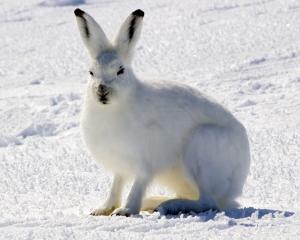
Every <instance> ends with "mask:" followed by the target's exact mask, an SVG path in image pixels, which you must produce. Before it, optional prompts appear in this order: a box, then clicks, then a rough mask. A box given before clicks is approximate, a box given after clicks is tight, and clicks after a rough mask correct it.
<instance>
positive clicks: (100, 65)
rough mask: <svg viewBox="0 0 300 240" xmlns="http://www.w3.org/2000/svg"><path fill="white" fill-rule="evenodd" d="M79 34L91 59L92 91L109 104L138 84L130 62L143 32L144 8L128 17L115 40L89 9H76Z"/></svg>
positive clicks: (100, 99)
mask: <svg viewBox="0 0 300 240" xmlns="http://www.w3.org/2000/svg"><path fill="white" fill-rule="evenodd" d="M74 13H75V15H76V20H77V23H78V27H79V31H80V35H81V37H82V40H83V42H84V44H85V46H86V47H87V49H88V52H89V54H90V56H91V59H92V65H91V67H90V70H89V73H90V77H91V81H92V82H91V84H92V86H93V87H92V91H93V95H94V96H95V98H96V99H97V101H99V102H100V103H102V104H107V103H109V102H111V100H114V98H118V97H120V96H122V95H124V94H125V95H126V94H127V93H129V92H130V90H131V89H132V88H133V85H134V84H135V78H134V76H133V73H132V70H131V67H130V64H131V59H132V55H133V50H134V46H135V44H136V42H137V39H138V38H139V36H140V32H141V27H142V20H143V17H144V12H143V11H142V10H136V11H134V12H132V13H131V14H130V15H129V17H128V18H127V19H126V20H125V22H124V23H123V25H122V26H121V29H120V31H119V34H118V36H117V38H116V41H115V43H114V44H111V43H110V42H109V40H108V39H107V37H106V36H105V34H104V32H103V30H102V29H101V27H100V26H99V25H98V24H97V22H96V21H95V20H94V19H93V18H92V17H91V16H90V15H89V14H87V13H86V12H84V11H82V10H80V9H78V8H77V9H76V10H75V11H74Z"/></svg>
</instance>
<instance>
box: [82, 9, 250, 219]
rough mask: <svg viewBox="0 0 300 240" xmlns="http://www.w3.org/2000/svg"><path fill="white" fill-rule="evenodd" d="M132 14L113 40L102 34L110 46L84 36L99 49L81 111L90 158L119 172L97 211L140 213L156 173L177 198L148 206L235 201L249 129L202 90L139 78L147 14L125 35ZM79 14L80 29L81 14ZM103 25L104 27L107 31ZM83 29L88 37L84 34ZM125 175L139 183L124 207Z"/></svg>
mask: <svg viewBox="0 0 300 240" xmlns="http://www.w3.org/2000/svg"><path fill="white" fill-rule="evenodd" d="M85 16H88V15H87V14H86V13H85V14H84V15H83V17H85ZM133 17H137V16H134V15H130V16H129V17H128V19H127V20H126V21H125V23H124V24H123V25H122V28H121V30H120V33H119V36H118V39H117V44H116V46H114V47H111V45H110V44H108V43H106V38H105V37H103V36H102V37H99V36H98V37H97V40H99V39H101V38H103V39H104V42H105V46H103V43H101V44H100V43H99V47H98V48H97V47H95V46H96V43H95V42H92V43H89V41H88V40H84V43H85V44H86V46H87V48H88V49H89V51H94V50H95V49H97V51H98V52H93V53H92V54H91V57H92V61H93V64H92V66H91V70H92V71H93V74H94V76H93V77H91V79H90V80H89V83H88V87H87V92H86V97H85V102H84V107H83V111H82V118H81V129H82V136H83V139H84V142H85V143H86V145H87V147H88V149H89V151H90V153H91V154H92V156H93V158H94V159H95V160H96V161H98V162H100V163H102V164H103V165H104V166H105V167H106V168H107V169H109V170H110V171H112V172H113V173H114V174H115V178H114V183H113V187H112V191H111V194H110V197H109V198H108V201H107V202H106V203H105V204H104V206H103V207H102V208H99V209H97V210H95V211H94V212H93V213H92V214H94V215H107V214H110V213H112V212H113V214H118V215H126V216H127V215H130V214H137V213H138V212H139V211H140V210H141V208H143V206H142V205H143V203H142V200H143V196H144V193H145V191H146V188H147V186H148V184H149V183H150V182H151V181H152V180H157V181H158V182H160V183H161V184H164V185H166V186H168V187H169V188H171V189H172V190H174V191H175V192H176V195H177V197H178V198H180V199H173V200H168V201H164V200H165V199H162V200H161V201H158V200H157V199H160V198H155V199H156V200H155V201H154V200H153V201H152V202H151V201H150V202H149V201H146V202H147V204H145V206H144V208H147V209H148V210H149V208H157V209H158V210H159V211H161V212H162V213H173V212H174V213H177V212H179V211H203V210H206V209H208V208H216V209H228V208H233V207H236V202H235V199H236V198H237V197H238V196H239V195H240V194H241V193H242V188H243V185H244V182H245V180H246V177H247V174H248V170H249V164H250V153H249V145H248V138H247V134H246V131H245V128H244V127H243V125H242V124H241V123H240V122H239V121H238V120H237V119H236V118H235V117H234V116H233V115H232V114H231V113H230V112H229V111H228V110H226V109H225V108H224V107H222V106H221V105H219V104H218V103H216V102H214V101H213V100H211V99H209V98H208V97H206V96H204V95H203V94H201V93H200V92H199V91H198V90H197V89H194V88H192V87H189V86H186V85H183V84H179V83H174V82H172V83H170V82H145V81H141V80H139V79H137V78H136V77H135V75H134V73H133V72H132V70H131V68H130V62H131V56H132V50H133V47H134V44H135V42H136V40H137V38H138V37H139V32H140V28H141V23H142V17H140V16H138V17H137V18H138V19H136V24H137V25H138V26H136V27H137V28H138V29H139V30H138V31H137V32H135V34H134V37H133V40H132V42H130V41H129V40H128V41H127V42H126V41H125V40H124V39H126V37H127V35H126V34H127V33H128V24H130V22H131V21H130V19H131V18H133ZM90 18H91V17H90V16H88V18H86V23H87V26H88V27H89V24H94V20H93V21H89V19H90ZM77 20H78V23H79V27H80V28H81V27H82V22H81V21H82V17H77ZM93 26H94V25H93ZM98 27H99V28H100V26H97V28H98ZM94 28H95V27H93V28H91V29H94ZM98 32H100V33H101V34H102V30H99V31H98ZM81 33H82V31H81ZM81 36H82V38H83V39H84V38H85V36H84V33H82V34H81ZM120 39H123V40H122V44H120ZM127 48H128V49H127ZM126 53H128V56H124V54H125V55H126ZM120 55H122V56H120ZM95 56H96V57H95ZM119 65H122V66H125V72H124V74H121V75H120V76H118V75H116V71H118V69H119ZM99 84H104V85H106V86H109V87H111V88H112V89H113V92H112V94H111V96H110V97H109V102H108V104H103V103H101V102H100V101H99V100H98V98H97V94H96V90H97V87H98V85H99ZM128 178H133V179H134V183H133V186H132V189H131V191H130V193H129V196H128V198H127V202H126V203H125V205H124V206H123V207H121V208H119V207H120V199H121V190H122V187H123V183H124V182H125V180H126V179H128ZM151 203H152V205H151ZM146 205H147V206H146ZM158 205H159V206H158ZM149 206H151V207H149Z"/></svg>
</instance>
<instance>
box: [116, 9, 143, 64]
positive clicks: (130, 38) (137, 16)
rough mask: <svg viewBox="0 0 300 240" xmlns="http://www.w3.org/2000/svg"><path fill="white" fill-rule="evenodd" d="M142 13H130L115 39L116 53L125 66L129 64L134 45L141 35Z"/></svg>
mask: <svg viewBox="0 0 300 240" xmlns="http://www.w3.org/2000/svg"><path fill="white" fill-rule="evenodd" d="M143 17H144V12H143V11H142V10H140V9H138V10H135V11H134V12H132V13H131V14H130V15H129V17H127V19H126V20H125V22H124V23H123V24H122V26H121V28H120V31H119V34H118V36H117V39H116V47H117V51H118V53H119V54H120V57H121V58H122V60H123V61H124V62H125V63H126V64H130V62H131V58H132V55H133V50H134V47H135V44H136V42H137V40H138V38H139V36H140V34H141V29H142V22H143Z"/></svg>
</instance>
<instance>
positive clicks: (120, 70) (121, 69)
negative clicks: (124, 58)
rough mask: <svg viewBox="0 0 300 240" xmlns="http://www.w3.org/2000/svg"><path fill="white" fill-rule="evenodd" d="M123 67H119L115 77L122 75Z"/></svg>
mask: <svg viewBox="0 0 300 240" xmlns="http://www.w3.org/2000/svg"><path fill="white" fill-rule="evenodd" d="M124 70H125V69H124V67H122V66H121V67H120V69H119V71H118V72H117V75H120V74H123V73H124Z"/></svg>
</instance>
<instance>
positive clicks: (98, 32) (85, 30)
mask: <svg viewBox="0 0 300 240" xmlns="http://www.w3.org/2000/svg"><path fill="white" fill-rule="evenodd" d="M74 14H75V15H76V20H77V24H78V28H79V32H80V35H81V38H82V40H83V42H84V44H85V46H86V47H87V49H88V50H89V53H90V55H91V57H92V58H97V57H98V56H99V54H100V53H101V52H102V51H103V50H105V49H107V48H108V47H109V41H108V39H107V38H106V36H105V34H104V32H103V30H102V29H101V27H100V26H99V25H98V23H97V22H96V21H95V20H94V19H93V18H92V17H91V16H90V15H89V14H87V13H86V12H84V11H82V10H81V9H79V8H77V9H75V11H74Z"/></svg>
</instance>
